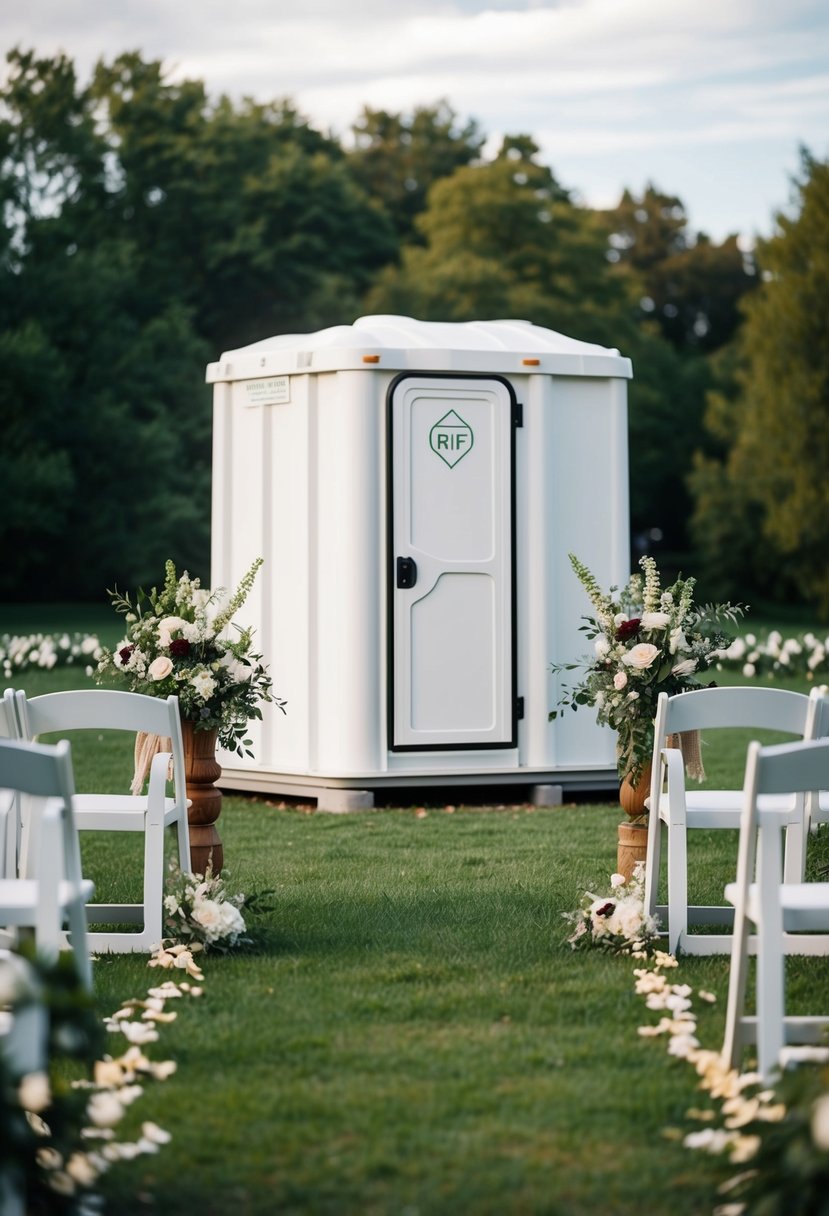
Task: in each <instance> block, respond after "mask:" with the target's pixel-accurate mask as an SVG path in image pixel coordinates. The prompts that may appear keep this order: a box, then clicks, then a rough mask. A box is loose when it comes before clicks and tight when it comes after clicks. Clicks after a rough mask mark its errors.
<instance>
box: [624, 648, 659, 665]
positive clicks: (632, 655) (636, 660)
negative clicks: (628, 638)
mask: <svg viewBox="0 0 829 1216" xmlns="http://www.w3.org/2000/svg"><path fill="white" fill-rule="evenodd" d="M658 654H659V648H658V647H656V646H653V645H651V643H650V642H637V643H636V645H635V646H633V647H631V649H630V650H629V651H628V652H627V654H626V655H624V657H623V658H622V662H623V663H626V664H627V666H628V667H634V668H636V670H637V671H644V670H645V669H646V668H647V667H650V666H651V664H652V663H653V661H654V659H655V658H656V657H657V655H658Z"/></svg>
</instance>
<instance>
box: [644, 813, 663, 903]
mask: <svg viewBox="0 0 829 1216" xmlns="http://www.w3.org/2000/svg"><path fill="white" fill-rule="evenodd" d="M661 865H662V820H661V818H660V817H659V814H658V812H656V811H654V812H652V813H651V814H650V815H648V848H647V853H646V860H645V915H646V916H653V915H654V911H655V909H656V896H657V891H658V889H659V870H660V867H661Z"/></svg>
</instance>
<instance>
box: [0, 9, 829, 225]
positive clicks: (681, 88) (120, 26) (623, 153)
mask: <svg viewBox="0 0 829 1216" xmlns="http://www.w3.org/2000/svg"><path fill="white" fill-rule="evenodd" d="M0 12H1V13H2V18H3V20H2V26H0V29H2V45H3V47H4V50H8V49H10V48H11V47H14V46H21V47H23V48H33V49H35V50H36V51H38V52H39V53H40V54H52V53H54V52H55V51H57V50H59V49H61V50H64V51H66V52H67V53H68V54H69V55H70V57H71V58H73V59H74V61H75V63H76V65H77V68H78V72H79V75H80V77H81V79H82V80H84V81H85V80H86V79H87V77H88V73H89V71H90V69H91V67H92V65H93V64H94V63H95V61H96V60H97V59H98V58H101V57H103V58H104V59H111V58H113V57H114V56H115V55H117V54H119V53H120V52H122V51H127V50H139V51H141V52H142V54H143V55H144V57H145V58H152V59H161V60H163V61H164V62H165V64H167V65H168V67H169V71H170V75H171V78H172V79H177V78H180V77H195V78H197V79H200V80H203V81H204V82H205V84H206V86H207V89H208V91H209V92H210V93H211V94H213V95H218V94H220V93H227V94H229V95H230V96H231V97H234V98H239V97H241V96H243V95H248V96H253V97H255V98H257V99H258V100H270V99H273V98H277V97H286V96H287V97H290V98H292V99H293V101H294V102H295V104H296V105H297V106H298V108H299V109H300V110H301V111H302V112H303V113H304V114H305V115H307V117H308V118H309V119H311V121H312V122H313V123H314V124H315V125H317V126H319V127H321V128H322V129H325V130H332V131H333V132H335V133H336V134H338V135H343V136H344V135H346V133H347V132H348V128H349V126H350V124H351V123H352V122H353V120H354V119H355V118H356V117H357V116H358V114H359V112H360V110H361V108H362V106H363V105H365V104H368V105H370V106H373V107H377V108H380V107H382V108H384V109H389V110H394V111H408V110H410V109H411V108H412V107H413V106H415V105H417V104H421V103H424V104H431V103H433V102H435V101H437V100H438V99H440V98H446V99H448V101H449V102H450V104H451V105H452V106H453V107H454V109H455V110H456V111H457V113H458V115H459V116H460V117H461V118H463V119H466V118H475V119H476V120H477V121H478V123H479V125H480V127H481V129H482V130H483V131H484V132H486V133H487V135H488V136H489V137H490V144H489V145H488V146H489V147H490V148H494V147H496V146H497V144H498V143H499V142H500V137H501V136H502V135H503V134H504V133H509V134H519V133H523V134H530V135H532V136H534V138H535V139H536V142H537V143H539V144H540V146H541V148H542V159H543V160H544V161H545V162H546V163H547V164H549V165H551V166H552V168H553V170H554V172H555V174H556V176H557V177H558V179H559V180H560V181H561V182H562V184H563V185H565V186H567V187H568V188H569V189H571V190H573V191H574V193H575V194H576V196H577V197H578V198H580V199H581V200H582V201H584V202H586V203H589V204H593V205H596V206H609V205H612V204H613V203H615V202H616V201H617V200H618V197H619V195H620V193H621V190H622V188H623V187H625V186H627V187H629V188H630V189H632V190H634V191H639V190H641V189H642V188H643V186H644V185H645V183H646V182H648V181H652V182H654V183H655V184H656V185H657V186H659V188H660V189H662V190H664V191H666V192H669V193H673V194H676V195H678V196H679V198H680V199H681V200H682V201H683V202H684V204H685V207H686V209H687V211H688V213H689V217H690V222H691V225H692V227H693V228H694V229H702V230H703V231H706V232H708V233H709V234H710V235H711V236H712V237H713V238H714V239H717V240H720V239H722V238H723V237H724V236H726V235H727V234H728V233H729V232H740V233H741V234H743V235H744V236H745V237H747V238H751V237H753V236H755V235H758V234H759V235H760V236H763V235H768V234H769V233H770V232H771V231H772V224H773V214H774V213H775V212H776V211H777V210H780V209H781V208H785V207H786V206H787V205H788V202H789V198H790V179H791V177H792V175H793V174H794V173H795V172H796V171H797V166H798V160H799V156H798V148H799V147H800V146H801V145H805V146H806V147H808V148H809V150H810V151H811V152H812V153H813V154H814V155H815V156H817V157H819V158H821V159H823V158H825V157H826V156H827V155H829V3H827V0H14V3H13V2H12V0H0Z"/></svg>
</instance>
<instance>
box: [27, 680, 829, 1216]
mask: <svg viewBox="0 0 829 1216" xmlns="http://www.w3.org/2000/svg"><path fill="white" fill-rule="evenodd" d="M81 682H83V677H82V676H81V675H80V673H79V672H78V671H74V672H73V671H71V670H70V671H56V672H54V673H51V674H49V675H47V674H43V673H36V674H33V675H31V676H27V677H26V679H25V680H24V681H22V683H23V684H24V686H25V687H26V688H27V690H28V691H30V692H32V693H35V692H40V691H45V690H46V689H47V688H52V687H69V686H78V684H79V683H81ZM735 734H736V732H735ZM745 743H746V740H745V738H744V737H742V736H741V737H738V738H735V739H732V740H730V741H726V744H725V746H724V748H723V749H722V750H721V751H720V752H714V751H711V752H710V753H709V756H708V763H709V771H710V774H711V777H712V778H714V779H716V780H722V779H723V778H724V776H729V777H731V778H733V779H734V780H735V781H738V780H739V773H740V772H741V767H742V758H743V757H744V755H745ZM75 761H76V771H77V778H78V785H79V787H80V788H84V787H89V786H91V785H93V784H94V782H95V781H96V780H97V779H98V778H99V777H100V776H101V775H102V774H103V773H104V772H107V773H108V774H113V773H116V772H117V773H118V774H119V779H120V780H121V781H122V782H123V784H125V785H126V784H127V783H128V780H129V775H130V772H131V769H130V762H131V756H130V754H129V749H128V751H127V753H126V754H121V753H119V752H118V750H117V749H116V748H115V746H114V744H113V742H112V740H111V739H109V738H108V737H106V736H104V737H103V738H102V739H100V740H93V741H91V743H90V741H89V740H87V741H85V743H84V744H83V745H82V744H81V742H80V738H79V740H78V741H77V743H76V745H75ZM420 804H421V805H423V803H422V798H421V802H420ZM426 805H427V808H428V813H427V814H426V815H425V816H423V815H420V816H419V815H417V814H416V813H415V809H414V807H401V808H397V809H388V810H381V811H374V812H360V813H355V814H351V815H340V816H335V815H326V814H321V813H310V811H309V808H298V807H294V808H286V807H284V806H280V805H277V804H276V803H275V802H274V801H273V800H267V799H265V798H242V797H228V796H226V798H225V802H224V809H223V813H222V816H221V819H220V821H219V828H220V831H221V834H222V838H223V841H224V845H225V858H226V866H227V869H228V870H229V871H230V875H231V878H230V881H231V884H232V885H233V887H234V888H238V889H241V890H243V891H246V892H256V891H261V890H264V889H266V888H273V889H275V892H276V894H275V895H274V897H273V898H272V900H271V902H272V905H273V910H272V911H271V912H269V913H267V914H264V915H262V916H261V917H258V918H252V920H251V924H250V927H251V928H252V929H253V933H254V936H255V939H256V944H255V946H254V947H252V948H249V949H247V950H246V951H244V952H239V953H236V954H232V955H228V956H225V957H222V956H219V955H211V956H208V957H207V958H206V959H205V962H204V972H205V994H204V996H203V998H202V999H201V1000H200V1001H190V1002H187V1003H186V1004H185V1006H184V1008H182V1009H180V1011H179V1016H178V1020H177V1021H176V1022H175V1023H173V1024H171V1025H169V1026H165V1027H163V1028H162V1030H161V1041H160V1042H159V1043H158V1044H156V1045H154V1046H153V1047H151V1048H150V1049H149V1051H150V1053H151V1054H152V1055H154V1057H155V1058H157V1059H162V1058H173V1059H175V1060H177V1061H178V1064H179V1069H178V1072H177V1073H176V1074H175V1075H174V1076H173V1077H172V1078H171V1079H169V1080H168V1081H166V1082H164V1083H160V1084H157V1085H155V1086H154V1087H148V1088H147V1091H146V1093H145V1094H144V1096H143V1097H142V1098H141V1099H140V1100H139V1101H138V1102H137V1103H136V1104H135V1105H134V1107H133V1108H132V1109H131V1111H130V1115H129V1119H130V1123H131V1124H138V1123H140V1122H141V1121H143V1120H145V1119H153V1120H155V1121H156V1122H158V1123H159V1124H160V1125H161V1126H162V1127H165V1128H167V1129H168V1130H170V1131H171V1132H172V1134H173V1141H172V1143H171V1144H170V1145H169V1146H167V1147H166V1148H163V1149H162V1150H161V1152H160V1153H159V1154H158V1155H157V1156H155V1157H142V1158H139V1159H138V1160H136V1161H135V1162H132V1163H128V1164H121V1165H118V1166H116V1167H114V1168H113V1169H112V1170H111V1172H110V1173H109V1174H108V1175H106V1176H105V1177H104V1179H103V1186H102V1190H103V1192H104V1194H105V1195H106V1197H107V1201H108V1205H109V1208H108V1210H110V1211H111V1212H112V1213H117V1214H119V1216H121V1214H131V1213H145V1212H158V1213H164V1214H165V1216H190V1214H191V1213H200V1214H201V1216H226V1214H227V1213H235V1214H238V1216H243V1214H248V1213H250V1214H254V1213H255V1214H260V1213H261V1214H262V1216H265V1214H266V1213H267V1214H269V1216H270V1213H274V1212H279V1213H281V1214H285V1213H296V1214H300V1213H302V1214H307V1216H323V1214H331V1216H340V1214H348V1216H351V1214H354V1216H357V1214H359V1216H374V1214H376V1216H402V1214H404V1213H408V1214H409V1216H450V1214H451V1216H466V1214H474V1216H504V1214H508V1216H511V1214H513V1213H514V1214H517V1216H523V1214H525V1213H526V1214H542V1213H543V1214H547V1216H594V1214H599V1213H601V1214H602V1216H628V1214H629V1216H642V1213H647V1214H648V1216H663V1214H664V1216H668V1214H670V1216H684V1214H687V1216H697V1214H700V1213H707V1212H710V1211H711V1210H712V1209H713V1207H714V1206H715V1204H716V1202H717V1200H716V1197H715V1187H716V1184H717V1182H718V1181H719V1180H720V1179H722V1178H723V1177H725V1176H727V1175H728V1173H729V1172H731V1171H729V1169H728V1167H727V1166H726V1167H723V1166H722V1164H721V1163H719V1162H718V1161H717V1160H716V1159H714V1158H710V1157H707V1156H705V1155H703V1154H699V1153H691V1152H690V1151H688V1150H686V1149H684V1148H683V1147H682V1146H681V1144H679V1143H678V1142H677V1141H676V1140H675V1139H670V1138H668V1137H666V1136H665V1135H664V1134H663V1132H664V1129H666V1128H671V1127H674V1128H677V1127H682V1128H686V1129H688V1128H689V1127H690V1125H689V1124H688V1123H687V1121H686V1120H685V1119H684V1112H685V1111H686V1110H687V1109H688V1107H690V1106H694V1105H699V1104H700V1101H701V1098H700V1095H699V1093H698V1091H697V1090H696V1085H695V1077H694V1074H693V1072H692V1070H691V1068H690V1067H689V1066H688V1065H687V1064H686V1063H684V1062H681V1061H676V1060H673V1059H671V1058H669V1057H668V1056H667V1054H666V1051H665V1044H664V1041H663V1040H656V1041H653V1040H645V1039H641V1038H640V1037H639V1036H638V1035H637V1026H638V1025H640V1024H641V1023H643V1022H651V1021H653V1020H654V1015H652V1014H649V1013H647V1012H646V1010H645V1007H644V1002H643V1000H642V998H641V997H638V996H636V995H635V994H634V992H633V966H634V964H633V963H632V962H631V960H628V959H621V958H610V957H606V956H604V955H600V954H596V953H586V954H574V953H573V952H572V951H571V950H570V948H569V947H568V946H567V945H566V943H565V937H566V934H567V925H566V923H565V921H564V920H563V919H562V916H561V913H562V912H565V911H568V910H570V909H572V908H574V907H576V906H577V904H578V902H579V898H580V896H581V894H582V892H583V891H584V890H585V888H597V887H598V888H600V889H603V890H606V889H607V879H608V876H609V874H610V873H611V872H612V871H613V870H614V869H615V849H616V843H615V834H616V824H617V822H618V821H619V817H620V815H619V811H618V808H615V807H613V806H609V805H587V804H582V805H569V806H565V807H563V808H560V809H554V810H553V809H546V810H544V809H542V810H537V809H533V808H531V807H528V806H515V807H506V808H503V809H498V810H496V809H493V808H488V807H474V808H464V807H457V808H456V809H455V810H454V811H453V812H451V813H450V812H449V810H448V809H447V808H446V807H445V806H444V804H443V803H442V802H439V803H437V805H434V806H429V804H428V803H427V804H426ZM698 835H699V836H700V837H701V839H700V840H699V841H695V845H694V848H695V856H696V859H697V866H696V869H697V871H698V872H701V874H702V878H701V880H700V882H699V885H698V889H699V887H702V888H703V889H704V891H705V893H706V894H707V895H708V896H709V897H710V898H713V897H715V896H718V894H719V893H721V891H722V886H723V883H724V882H725V881H726V880H727V878H728V877H730V872H729V867H730V865H733V849H734V844H735V841H734V838H733V836H732V835H731V834H730V833H699V834H698ZM135 843H136V842H130V841H126V842H125V839H124V837H123V836H117V835H113V836H112V837H111V838H109V839H102V838H101V837H95V836H93V835H91V834H89V835H87V836H85V837H84V841H83V844H84V850H83V851H84V864H85V869H86V870H87V871H88V872H89V873H90V874H91V875H92V876H93V877H94V878H95V880H96V883H97V884H98V887H99V894H100V895H105V893H106V891H120V892H126V891H128V890H129V889H130V888H131V887H132V888H133V889H134V888H135V887H136V886H137V883H138V869H137V862H138V859H137V855H136V852H135V849H134V848H133V847H132V846H133V845H134V844H135ZM791 971H792V1003H793V1007H797V1006H798V1003H801V1004H802V1005H803V1006H804V1008H805V1007H808V1003H809V998H810V997H812V998H813V997H814V994H815V993H817V992H819V991H820V989H821V987H823V988H824V989H825V984H826V980H827V975H829V960H824V959H809V960H796V961H793V963H792V964H791ZM676 974H677V977H678V978H679V979H681V980H682V981H684V982H687V983H689V984H690V985H691V986H692V987H694V988H699V987H704V988H708V989H711V990H713V991H714V992H715V993H716V994H717V995H718V997H719V1002H718V1004H717V1005H716V1006H714V1007H713V1008H711V1009H710V1010H709V1009H707V1008H706V1009H704V1010H703V1011H701V1015H700V1017H701V1020H700V1034H701V1037H702V1038H703V1040H704V1045H706V1046H711V1047H718V1046H719V1042H720V1038H721V1032H722V1017H723V1007H724V1000H725V993H726V986H727V974H728V960H727V958H725V957H721V958H711V959H705V958H692V959H687V960H684V961H683V962H682V963H681V966H680V969H679V972H677V973H676ZM158 978H159V976H158V972H156V971H149V970H148V968H147V966H146V960H145V959H144V958H143V957H126V956H120V957H106V958H102V959H101V960H100V961H98V962H97V963H96V964H95V979H96V990H97V993H98V996H99V1000H100V1008H101V1012H102V1013H108V1012H112V1011H114V1010H115V1009H116V1008H117V1007H118V1005H119V1003H120V1001H121V1000H122V999H124V998H126V997H130V996H141V995H142V994H143V993H144V992H145V991H146V989H147V987H149V986H150V985H151V984H152V983H154V982H157V980H158ZM174 1004H181V1002H179V1003H174Z"/></svg>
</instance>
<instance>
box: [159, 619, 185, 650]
mask: <svg viewBox="0 0 829 1216" xmlns="http://www.w3.org/2000/svg"><path fill="white" fill-rule="evenodd" d="M186 628H187V621H185V620H184V619H183V618H182V617H180V616H163V617H162V618H161V620H160V621H159V622H158V644H159V646H164V647H166V646H169V645H170V641H171V639H172V635H173V634H174V633H176V632H178V631H179V630H182V629H186Z"/></svg>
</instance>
